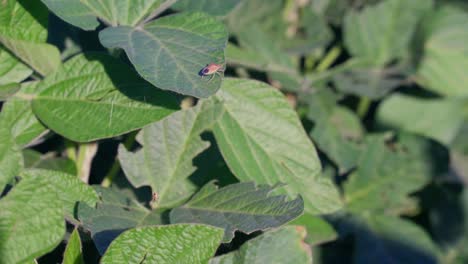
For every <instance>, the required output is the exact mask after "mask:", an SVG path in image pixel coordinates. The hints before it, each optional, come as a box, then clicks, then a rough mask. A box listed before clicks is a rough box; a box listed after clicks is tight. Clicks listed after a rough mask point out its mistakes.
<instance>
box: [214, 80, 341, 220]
mask: <svg viewBox="0 0 468 264" xmlns="http://www.w3.org/2000/svg"><path fill="white" fill-rule="evenodd" d="M216 97H217V98H218V99H219V100H221V101H223V102H224V108H225V111H224V113H223V115H222V117H221V118H220V120H218V122H217V123H216V125H215V126H214V129H213V130H214V134H215V138H216V142H217V143H218V145H219V148H220V150H221V153H222V155H223V157H224V159H225V160H226V162H227V164H228V166H229V168H230V169H231V171H232V172H233V173H234V174H235V175H236V177H237V178H238V179H240V180H241V181H255V182H256V183H260V184H270V185H274V184H277V183H278V182H282V183H285V184H286V186H285V187H284V189H285V191H286V192H287V193H288V196H289V197H290V198H295V196H296V195H297V194H301V196H302V197H303V198H304V203H305V211H306V212H309V213H312V214H318V213H330V212H333V211H336V210H338V209H340V208H341V206H342V203H341V200H340V197H339V194H338V191H337V189H336V187H335V186H334V184H333V182H331V181H330V179H327V178H325V177H321V175H320V174H321V172H320V171H321V166H320V161H319V160H318V157H317V153H316V150H315V147H314V145H313V144H312V142H311V141H310V139H309V138H308V137H307V134H306V133H305V131H304V128H303V127H302V124H301V122H300V121H299V118H298V117H297V114H296V112H295V111H294V110H293V109H292V108H291V106H290V105H289V103H288V102H287V101H286V99H285V98H284V97H283V95H282V94H281V93H280V92H278V91H277V90H275V89H274V88H273V87H270V86H268V85H266V84H264V83H261V82H257V81H252V80H242V79H226V80H225V81H224V83H223V87H222V89H221V90H220V91H219V92H218V93H217V94H216Z"/></svg>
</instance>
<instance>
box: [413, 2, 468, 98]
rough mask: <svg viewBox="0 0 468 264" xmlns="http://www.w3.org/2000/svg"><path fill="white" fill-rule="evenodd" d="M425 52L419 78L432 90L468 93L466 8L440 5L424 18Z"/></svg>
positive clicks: (459, 93) (463, 94) (444, 93)
mask: <svg viewBox="0 0 468 264" xmlns="http://www.w3.org/2000/svg"><path fill="white" fill-rule="evenodd" d="M425 22H426V23H425V24H424V25H425V32H424V33H425V34H424V35H425V38H426V41H425V43H424V48H423V49H424V54H423V58H422V61H421V62H420V64H419V68H418V73H417V76H418V78H419V79H418V81H419V82H420V83H421V84H422V85H423V86H424V88H427V89H429V90H431V91H434V92H436V93H439V94H442V95H446V96H466V95H468V87H467V83H468V77H467V75H466V74H465V71H464V69H465V68H466V67H468V48H467V47H466V42H467V41H468V33H467V31H466V28H467V26H468V16H467V12H465V11H462V10H460V9H456V8H454V7H444V8H441V9H439V10H437V11H435V12H433V13H432V14H431V16H428V19H427V20H425Z"/></svg>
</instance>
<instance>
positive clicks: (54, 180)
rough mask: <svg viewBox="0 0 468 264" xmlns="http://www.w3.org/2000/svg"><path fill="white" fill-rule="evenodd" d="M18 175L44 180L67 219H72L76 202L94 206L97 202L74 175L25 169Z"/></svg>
mask: <svg viewBox="0 0 468 264" xmlns="http://www.w3.org/2000/svg"><path fill="white" fill-rule="evenodd" d="M20 175H21V177H23V178H41V179H44V180H45V181H46V184H48V185H49V187H50V189H51V190H54V191H55V192H56V193H57V197H58V200H59V201H60V202H61V203H62V205H63V209H64V210H65V215H66V216H67V217H69V218H73V215H74V212H75V209H76V205H77V202H79V201H80V202H84V203H86V204H88V205H89V206H95V205H96V202H97V201H98V196H97V194H96V192H95V191H94V190H93V189H92V188H91V187H90V186H88V185H87V184H85V183H84V182H82V181H81V180H80V179H79V178H78V177H76V176H75V175H72V174H67V173H64V172H60V171H53V170H45V169H27V170H23V171H22V172H21V174H20ZM65 190H66V191H65Z"/></svg>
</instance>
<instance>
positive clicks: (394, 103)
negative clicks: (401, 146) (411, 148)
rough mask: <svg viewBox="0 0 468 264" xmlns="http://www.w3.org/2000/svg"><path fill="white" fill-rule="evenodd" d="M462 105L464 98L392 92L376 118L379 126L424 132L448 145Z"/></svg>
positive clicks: (458, 126)
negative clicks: (440, 97) (432, 97)
mask: <svg viewBox="0 0 468 264" xmlns="http://www.w3.org/2000/svg"><path fill="white" fill-rule="evenodd" d="M465 105H468V101H466V100H465V101H463V100H457V99H422V98H418V97H412V96H406V95H402V94H395V95H392V96H391V97H389V98H387V99H386V100H384V101H383V102H382V104H381V105H380V106H379V109H378V112H377V120H378V122H379V124H380V126H383V127H387V128H393V129H401V130H405V131H409V132H413V133H416V134H420V135H424V136H427V137H430V138H433V139H435V140H438V141H439V142H441V143H443V144H445V145H449V144H450V143H451V142H452V141H453V139H454V138H455V136H456V135H457V132H458V130H459V129H460V127H461V125H462V123H463V121H464V118H465V117H464V116H463V115H462V114H460V113H462V112H463V108H464V106H465ZM465 116H468V115H465Z"/></svg>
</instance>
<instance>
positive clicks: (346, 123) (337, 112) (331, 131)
mask: <svg viewBox="0 0 468 264" xmlns="http://www.w3.org/2000/svg"><path fill="white" fill-rule="evenodd" d="M334 97H335V96H334V95H333V94H332V93H331V92H330V90H329V89H322V90H321V91H319V92H317V93H315V94H313V95H312V96H311V98H310V100H309V102H310V104H309V111H308V114H307V117H308V118H309V119H310V120H312V121H313V122H314V127H313V129H312V131H311V132H310V135H311V136H312V138H313V139H314V141H315V142H316V144H317V146H318V147H319V148H320V150H321V151H323V152H324V153H325V154H326V155H327V156H328V158H330V159H331V160H332V161H333V162H335V163H336V165H337V166H338V168H339V172H340V173H345V172H347V171H349V170H350V169H352V168H353V167H354V166H356V163H357V159H358V157H359V152H360V146H359V144H358V141H360V140H361V139H362V137H363V134H364V129H363V127H362V125H361V122H360V120H359V118H358V117H357V116H356V115H355V114H354V113H353V112H352V111H350V110H348V109H347V108H345V107H342V106H338V105H336V98H334Z"/></svg>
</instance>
